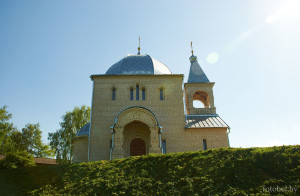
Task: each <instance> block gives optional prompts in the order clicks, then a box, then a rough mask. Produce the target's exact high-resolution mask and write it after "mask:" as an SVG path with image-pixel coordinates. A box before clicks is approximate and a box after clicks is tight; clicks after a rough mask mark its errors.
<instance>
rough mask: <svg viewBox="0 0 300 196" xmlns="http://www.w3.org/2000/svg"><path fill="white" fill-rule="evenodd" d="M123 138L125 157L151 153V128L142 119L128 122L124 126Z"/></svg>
mask: <svg viewBox="0 0 300 196" xmlns="http://www.w3.org/2000/svg"><path fill="white" fill-rule="evenodd" d="M123 138H124V141H123V148H124V157H129V156H141V155H146V154H148V153H149V147H150V129H149V127H148V126H147V125H146V124H144V123H142V122H140V121H132V122H130V123H128V124H127V125H126V126H125V127H124V131H123Z"/></svg>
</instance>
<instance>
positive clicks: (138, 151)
mask: <svg viewBox="0 0 300 196" xmlns="http://www.w3.org/2000/svg"><path fill="white" fill-rule="evenodd" d="M142 155H146V143H145V142H144V140H143V139H142V138H135V139H133V140H132V141H131V142H130V156H142Z"/></svg>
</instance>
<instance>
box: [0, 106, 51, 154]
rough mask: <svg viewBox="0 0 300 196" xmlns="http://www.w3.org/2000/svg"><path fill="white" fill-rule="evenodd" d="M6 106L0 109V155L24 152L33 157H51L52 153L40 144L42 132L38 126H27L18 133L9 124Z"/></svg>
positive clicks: (9, 116) (46, 146)
mask: <svg viewBox="0 0 300 196" xmlns="http://www.w3.org/2000/svg"><path fill="white" fill-rule="evenodd" d="M6 108H7V107H6V106H3V107H2V108H0V154H7V153H10V152H18V151H26V152H28V153H29V154H31V155H33V156H35V157H48V156H53V154H54V153H53V151H52V150H51V149H50V147H49V146H48V145H45V144H44V143H43V142H42V131H41V130H40V125H39V124H27V125H26V126H25V128H23V129H22V131H18V130H17V128H15V127H14V126H13V123H9V122H8V120H9V119H10V118H11V117H12V115H11V114H10V113H8V111H6Z"/></svg>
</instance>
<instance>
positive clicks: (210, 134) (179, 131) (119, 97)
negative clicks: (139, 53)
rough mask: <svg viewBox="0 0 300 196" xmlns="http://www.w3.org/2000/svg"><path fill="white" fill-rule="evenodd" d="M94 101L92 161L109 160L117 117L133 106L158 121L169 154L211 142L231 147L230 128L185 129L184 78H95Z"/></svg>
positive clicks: (132, 76) (172, 76)
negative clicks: (228, 134) (162, 97)
mask: <svg viewBox="0 0 300 196" xmlns="http://www.w3.org/2000/svg"><path fill="white" fill-rule="evenodd" d="M93 80H94V87H93V102H92V118H91V133H90V150H89V156H90V157H89V160H90V161H96V160H103V159H106V160H107V159H109V155H110V140H111V133H110V128H111V127H112V126H113V124H114V122H115V119H116V117H117V115H118V114H119V113H120V112H121V111H122V110H124V109H126V108H128V107H132V106H143V107H145V108H147V109H149V110H150V111H152V112H153V114H154V115H155V116H156V118H157V119H158V122H159V124H160V125H161V126H162V127H163V132H162V139H165V140H166V142H167V152H183V151H196V150H200V149H202V148H203V146H202V140H203V139H206V140H207V146H208V149H209V148H218V147H228V140H227V134H226V128H212V129H185V115H184V104H183V90H182V80H183V75H174V74H173V75H143V76H141V75H140V76H139V75H130V76H124V75H119V76H108V75H99V76H93ZM136 84H139V86H140V93H139V94H140V100H139V101H136V100H135V98H136V97H135V87H136ZM143 87H145V89H146V100H145V101H143V100H142V88H143ZM112 88H115V89H116V100H112ZM130 88H133V89H134V96H133V97H134V100H133V101H131V100H130ZM160 88H163V89H164V94H165V96H164V98H165V100H163V101H161V100H160V92H159V89H160Z"/></svg>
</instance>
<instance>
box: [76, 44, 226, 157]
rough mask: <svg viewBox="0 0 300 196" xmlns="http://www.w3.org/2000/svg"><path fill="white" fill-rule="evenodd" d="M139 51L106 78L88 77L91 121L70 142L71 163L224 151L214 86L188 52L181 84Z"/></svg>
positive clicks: (223, 130) (178, 77) (178, 76)
mask: <svg viewBox="0 0 300 196" xmlns="http://www.w3.org/2000/svg"><path fill="white" fill-rule="evenodd" d="M138 49H139V50H138V54H137V55H127V56H126V57H124V58H123V59H121V60H120V61H118V62H117V63H115V64H113V65H112V66H111V67H110V68H109V69H108V70H107V71H106V73H105V74H99V75H98V74H97V75H92V76H91V79H92V81H93V95H92V106H91V109H92V110H91V121H90V123H87V124H86V125H84V126H83V127H82V128H81V129H80V131H79V132H78V133H77V135H76V137H75V138H74V140H73V162H84V161H85V162H86V161H98V160H111V159H120V158H125V157H129V156H140V155H147V154H149V153H155V154H165V153H172V152H186V151H199V150H207V149H212V148H220V147H229V139H228V134H229V131H230V129H229V126H228V125H227V124H226V123H225V122H224V121H223V119H222V118H221V117H220V116H219V115H218V114H217V113H216V107H215V104H214V94H213V87H214V84H215V83H214V82H210V80H209V79H208V77H207V76H206V74H205V73H204V72H203V70H202V68H201V67H200V65H199V63H198V61H197V57H196V56H194V54H193V50H192V56H191V57H190V58H189V60H190V72H189V76H188V80H187V83H184V84H183V78H184V75H183V74H172V72H171V70H170V69H169V68H168V67H167V66H166V65H165V64H163V63H162V62H160V61H159V60H156V59H154V58H153V57H151V56H149V55H143V54H141V53H140V47H139V48H138ZM194 101H200V102H201V103H202V104H203V107H202V108H197V107H195V106H194V104H193V102H194Z"/></svg>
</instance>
